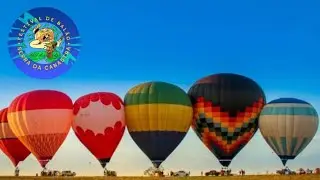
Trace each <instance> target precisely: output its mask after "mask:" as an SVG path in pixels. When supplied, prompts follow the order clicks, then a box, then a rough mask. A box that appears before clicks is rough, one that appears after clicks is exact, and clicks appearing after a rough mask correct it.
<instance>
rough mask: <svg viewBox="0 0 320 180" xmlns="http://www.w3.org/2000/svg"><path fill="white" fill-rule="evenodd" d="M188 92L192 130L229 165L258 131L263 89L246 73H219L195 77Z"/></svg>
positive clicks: (262, 103) (263, 97) (263, 98)
mask: <svg viewBox="0 0 320 180" xmlns="http://www.w3.org/2000/svg"><path fill="white" fill-rule="evenodd" d="M188 94H189V96H190V99H191V101H192V104H193V112H194V113H193V114H194V116H193V122H192V125H191V126H192V128H193V130H194V131H195V133H196V134H197V136H198V137H199V138H200V140H201V141H202V142H203V143H204V145H205V146H206V147H207V148H208V149H209V150H210V151H211V152H212V153H213V154H214V155H215V156H216V157H217V158H218V160H219V162H220V164H221V165H222V166H223V167H228V166H229V165H230V163H231V161H232V159H233V158H234V157H235V156H236V155H237V154H238V153H239V152H240V151H241V149H242V148H243V147H244V146H245V145H246V144H247V143H248V142H249V141H250V140H251V138H252V137H253V136H254V134H255V133H256V131H257V128H258V117H259V114H260V112H261V110H262V108H263V106H264V105H265V94H264V92H263V91H262V89H261V88H260V87H259V85H258V84H257V83H256V82H254V81H253V80H251V79H249V78H247V77H245V76H241V75H237V74H231V73H220V74H214V75H210V76H207V77H204V78H202V79H200V80H198V81H197V82H196V83H195V84H193V86H192V87H191V88H190V90H189V91H188Z"/></svg>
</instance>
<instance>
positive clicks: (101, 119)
mask: <svg viewBox="0 0 320 180" xmlns="http://www.w3.org/2000/svg"><path fill="white" fill-rule="evenodd" d="M74 114H75V119H74V121H73V124H72V128H73V130H74V132H75V134H76V136H77V137H78V139H79V140H80V141H81V143H82V144H83V145H84V146H86V147H87V148H88V150H89V151H90V152H91V153H92V154H93V155H94V156H95V157H96V158H97V159H98V160H99V162H100V164H101V166H102V167H103V168H105V166H106V164H107V163H108V162H109V161H110V159H111V157H112V155H113V153H114V152H115V150H116V148H117V146H118V144H119V143H120V141H121V139H122V136H123V133H124V130H125V114H124V105H123V101H122V100H121V98H120V97H119V96H117V95H115V94H113V93H109V92H96V93H91V94H87V95H84V96H82V97H80V98H79V99H77V100H76V102H75V103H74Z"/></svg>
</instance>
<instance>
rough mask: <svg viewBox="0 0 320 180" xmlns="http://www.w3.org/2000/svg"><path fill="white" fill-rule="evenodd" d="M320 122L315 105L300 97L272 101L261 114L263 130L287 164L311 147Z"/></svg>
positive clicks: (269, 142) (268, 141) (260, 127)
mask: <svg viewBox="0 0 320 180" xmlns="http://www.w3.org/2000/svg"><path fill="white" fill-rule="evenodd" d="M318 125H319V119H318V114H317V111H316V110H315V109H314V107H313V106H312V105H311V104H309V103H308V102H306V101H303V100H300V99H296V98H279V99H276V100H273V101H271V102H269V103H268V104H267V105H266V106H265V107H264V108H263V110H262V112H261V115H260V118H259V129H260V132H261V134H262V136H263V138H264V139H265V140H266V142H267V143H268V145H269V146H270V147H271V148H272V149H273V151H274V152H275V153H276V154H277V155H278V156H279V158H280V159H281V161H282V164H283V166H285V165H286V163H287V161H288V160H290V159H291V160H293V159H294V158H295V157H296V156H298V155H299V154H300V153H301V152H302V151H303V150H304V149H305V148H306V147H307V145H308V144H309V143H310V142H311V140H312V139H313V137H314V136H315V134H316V132H317V130H318Z"/></svg>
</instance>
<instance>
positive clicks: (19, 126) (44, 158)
mask: <svg viewBox="0 0 320 180" xmlns="http://www.w3.org/2000/svg"><path fill="white" fill-rule="evenodd" d="M73 117H74V116H73V103H72V100H71V99H70V97H68V96H67V95H66V94H64V93H62V92H59V91H54V90H36V91H31V92H27V93H24V94H22V95H20V96H18V97H17V98H15V99H14V100H13V102H12V103H11V105H10V106H9V108H8V122H9V126H10V128H11V129H12V131H13V133H14V134H15V135H16V136H17V137H18V138H19V140H20V141H21V142H22V143H23V144H24V145H25V146H26V147H27V148H28V149H29V150H30V151H31V152H32V154H33V155H34V156H35V157H36V158H37V159H38V161H39V163H40V164H41V166H42V167H43V168H45V166H46V165H47V163H48V162H49V161H50V160H51V159H52V157H53V156H54V155H55V153H56V152H57V151H58V149H59V148H60V146H61V145H62V143H63V142H64V140H65V139H66V137H67V135H68V132H69V130H70V128H71V123H72V120H73Z"/></svg>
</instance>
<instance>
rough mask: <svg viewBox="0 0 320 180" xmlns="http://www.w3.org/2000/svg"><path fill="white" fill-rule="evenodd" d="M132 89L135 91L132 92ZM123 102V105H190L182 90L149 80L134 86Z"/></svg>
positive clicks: (171, 85)
mask: <svg viewBox="0 0 320 180" xmlns="http://www.w3.org/2000/svg"><path fill="white" fill-rule="evenodd" d="M137 89H138V90H137ZM134 90H137V91H136V92H132V91H134ZM124 103H125V105H138V104H179V105H185V106H189V107H191V106H192V104H191V101H190V98H189V96H188V95H187V93H186V92H185V91H184V90H182V89H181V88H179V87H178V86H175V85H173V84H169V83H165V82H150V83H144V84H140V85H138V86H136V87H134V88H133V89H131V90H130V91H129V92H128V93H127V94H126V96H125V98H124Z"/></svg>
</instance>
